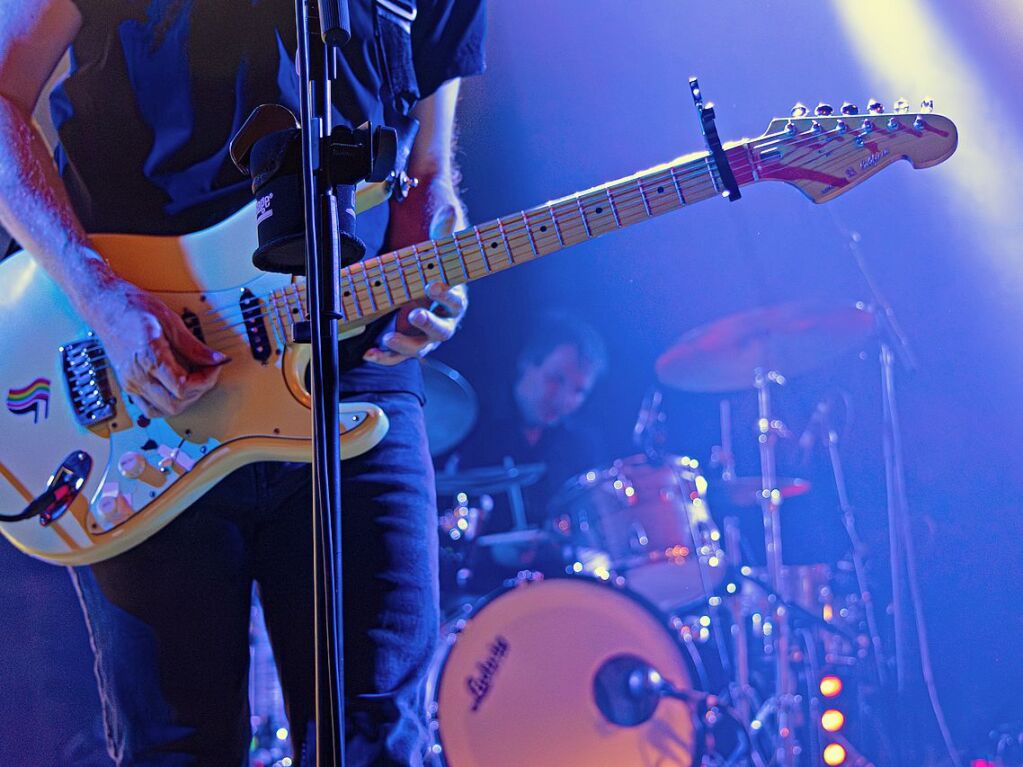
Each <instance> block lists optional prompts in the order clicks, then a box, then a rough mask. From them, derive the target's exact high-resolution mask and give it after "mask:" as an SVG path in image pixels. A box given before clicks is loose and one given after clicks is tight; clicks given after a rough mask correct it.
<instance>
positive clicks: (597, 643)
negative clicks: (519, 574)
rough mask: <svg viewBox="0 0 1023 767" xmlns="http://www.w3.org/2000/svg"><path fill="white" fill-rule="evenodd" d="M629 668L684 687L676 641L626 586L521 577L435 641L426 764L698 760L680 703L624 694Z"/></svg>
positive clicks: (690, 720)
mask: <svg viewBox="0 0 1023 767" xmlns="http://www.w3.org/2000/svg"><path fill="white" fill-rule="evenodd" d="M630 664H632V665H630ZM637 664H638V665H637ZM644 664H645V665H644ZM639 666H642V667H644V668H651V669H654V670H656V671H657V672H658V673H659V674H660V675H661V676H662V677H663V678H664V679H665V680H666V681H667V682H668V683H669V684H671V685H672V686H674V687H676V688H678V689H680V690H683V691H687V690H692V682H691V674H690V670H689V666H688V664H687V662H686V658H685V656H684V655H683V653H682V650H681V649H680V646H679V643H678V641H677V638H676V637H675V636H673V635H672V633H671V632H670V630H669V629H668V627H667V625H666V623H665V621H664V620H663V619H662V618H661V617H660V616H659V615H658V614H657V613H656V611H655V610H653V609H652V608H651V607H648V606H646V605H645V604H643V603H642V602H641V601H640V600H639V599H637V598H636V597H635V596H633V595H632V594H630V593H629V592H628V591H626V590H624V589H622V588H617V587H614V586H611V585H608V584H605V583H602V582H598V581H595V580H592V579H590V578H581V577H580V578H554V579H548V580H534V581H528V580H523V581H519V582H518V583H517V584H516V585H514V586H509V587H506V588H505V589H503V590H501V591H498V592H496V593H495V594H494V595H491V596H490V597H488V598H487V599H486V600H484V601H482V602H481V603H479V604H478V605H477V606H475V607H474V608H473V609H472V611H471V612H470V613H469V614H468V615H467V616H466V617H464V618H462V619H460V620H458V621H456V622H455V624H454V625H453V626H452V631H451V633H450V634H448V636H447V637H446V639H445V641H444V642H443V643H442V647H441V649H440V651H439V652H438V655H437V657H436V658H435V660H434V664H433V666H432V668H431V672H430V677H429V681H428V689H427V693H428V696H429V698H428V700H430V701H431V704H430V713H431V728H432V730H433V734H434V747H433V753H434V756H435V759H436V760H437V762H438V763H439V764H441V765H444V766H445V767H479V766H480V765H486V767H525V765H529V767H567V765H590V766H592V767H653V765H658V766H660V767H691V765H694V764H698V763H699V758H698V750H699V749H698V740H697V732H696V726H695V725H696V722H695V720H694V716H693V713H692V711H691V710H690V708H689V706H688V705H687V704H685V703H683V702H681V701H678V700H672V699H658V698H657V696H656V695H654V696H653V697H652V698H644V697H643V696H642V695H635V696H633V695H630V694H629V689H630V688H629V687H628V673H627V672H628V670H629V669H630V668H634V667H639ZM622 668H624V669H625V672H626V674H625V676H622V674H621V673H619V672H620V670H621V669H622ZM644 706H648V708H646V709H645V710H638V711H637V709H643V708H644ZM630 717H631V719H630ZM625 720H629V721H627V722H625V723H623V722H624V721H625ZM615 722H618V723H615Z"/></svg>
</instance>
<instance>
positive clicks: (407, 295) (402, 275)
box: [394, 252, 412, 301]
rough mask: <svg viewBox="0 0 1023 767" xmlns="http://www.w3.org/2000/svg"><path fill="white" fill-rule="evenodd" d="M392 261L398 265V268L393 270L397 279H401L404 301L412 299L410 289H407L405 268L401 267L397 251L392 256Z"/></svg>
mask: <svg viewBox="0 0 1023 767" xmlns="http://www.w3.org/2000/svg"><path fill="white" fill-rule="evenodd" d="M394 262H395V263H396V264H397V266H398V268H397V269H396V270H395V271H397V272H398V279H400V280H401V287H402V289H404V291H405V300H406V301H411V300H412V291H411V290H409V286H408V280H407V279H405V270H404V269H402V268H401V256H400V255H399V254H398V253H397V252H396V253H395V256H394Z"/></svg>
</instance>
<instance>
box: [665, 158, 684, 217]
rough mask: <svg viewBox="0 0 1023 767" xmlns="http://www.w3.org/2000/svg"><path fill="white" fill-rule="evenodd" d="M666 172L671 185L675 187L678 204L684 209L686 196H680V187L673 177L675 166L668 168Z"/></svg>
mask: <svg viewBox="0 0 1023 767" xmlns="http://www.w3.org/2000/svg"><path fill="white" fill-rule="evenodd" d="M668 172H669V173H670V174H671V183H672V184H674V185H675V192H676V193H677V194H678V201H679V204H681V205H682V206H683V207H685V205H686V196H685V195H684V194H682V186H681V185H680V184H679V183H678V177H677V176H676V175H675V166H674V165H672V166H671V167H670V168H668Z"/></svg>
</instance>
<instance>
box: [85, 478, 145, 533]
mask: <svg viewBox="0 0 1023 767" xmlns="http://www.w3.org/2000/svg"><path fill="white" fill-rule="evenodd" d="M134 512H135V510H134V509H133V508H132V507H131V501H130V500H129V499H128V497H127V496H126V495H124V493H122V492H121V486H120V485H118V484H117V483H116V482H107V483H106V484H105V485H103V489H102V490H101V491H100V494H99V498H97V499H96V503H94V504H93V507H92V513H93V515H94V516H95V517H96V519H97V520H98V521H99V522H100V523H101V524H102V525H104V526H106V527H108V528H109V527H114V526H116V525H119V524H121V523H122V522H124V521H125V520H126V519H128V518H129V517H130V516H131V515H132V514H133V513H134Z"/></svg>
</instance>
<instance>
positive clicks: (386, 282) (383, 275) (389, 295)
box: [376, 256, 394, 308]
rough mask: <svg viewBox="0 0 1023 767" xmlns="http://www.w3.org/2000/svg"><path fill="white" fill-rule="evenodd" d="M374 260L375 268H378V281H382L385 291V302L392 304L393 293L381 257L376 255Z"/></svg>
mask: <svg viewBox="0 0 1023 767" xmlns="http://www.w3.org/2000/svg"><path fill="white" fill-rule="evenodd" d="M376 262H377V269H379V270H380V281H381V282H383V283H384V290H385V291H387V303H388V304H389V305H390V306H394V293H392V292H391V280H390V279H389V278H388V276H387V273H386V272H385V271H384V259H383V257H381V256H377V258H376ZM388 308H390V307H388Z"/></svg>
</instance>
